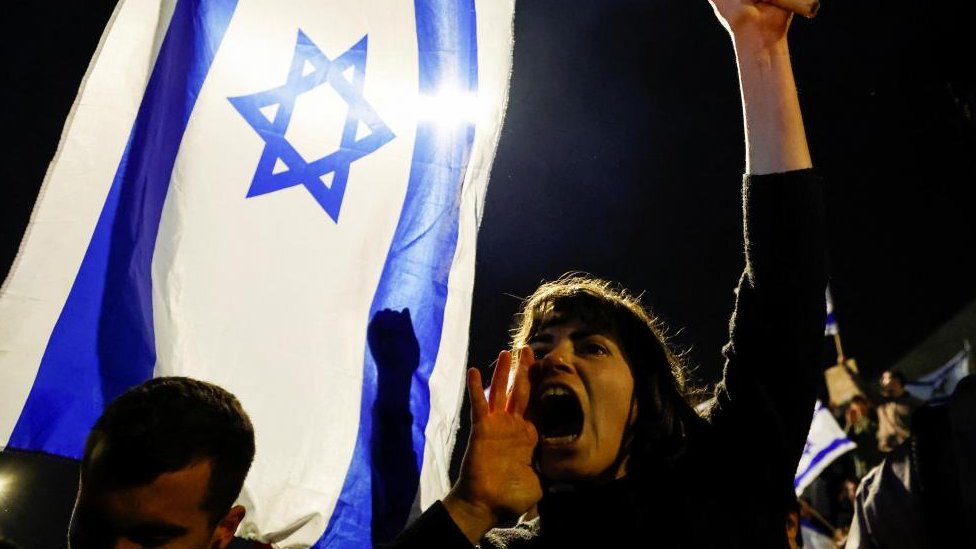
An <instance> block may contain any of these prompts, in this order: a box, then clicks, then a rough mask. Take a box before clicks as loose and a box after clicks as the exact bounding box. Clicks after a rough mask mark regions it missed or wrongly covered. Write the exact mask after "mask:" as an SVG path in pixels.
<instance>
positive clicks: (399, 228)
mask: <svg viewBox="0 0 976 549" xmlns="http://www.w3.org/2000/svg"><path fill="white" fill-rule="evenodd" d="M513 11H514V0H502V1H498V0H490V1H489V0H414V1H413V2H404V1H398V0H274V1H272V0H154V1H151V0H128V1H126V0H123V1H121V2H119V4H118V6H117V8H116V11H115V13H114V14H113V17H112V19H111V21H110V23H109V25H108V27H107V29H106V31H105V33H104V35H103V37H102V40H101V43H100V45H99V47H98V50H97V53H96V55H95V58H94V59H93V61H92V63H91V65H90V67H89V70H88V73H87V75H86V77H85V80H84V82H83V85H82V87H81V90H80V93H79V95H78V97H77V100H76V102H75V104H74V106H73V108H72V112H71V114H70V116H69V119H68V122H67V124H66V126H65V129H64V132H63V135H62V139H61V143H60V145H59V148H58V151H57V154H56V157H55V158H54V160H53V162H52V163H51V165H50V167H49V170H48V173H47V176H46V178H45V181H44V184H43V188H42V191H41V195H40V198H39V200H38V202H37V204H36V207H35V210H34V212H33V216H32V218H31V222H30V225H29V227H28V231H27V234H26V236H25V238H24V240H23V242H22V245H21V249H20V252H19V254H18V256H17V258H16V260H15V262H14V265H13V267H12V269H11V272H10V275H9V277H8V278H7V280H6V281H5V282H4V285H3V287H2V289H0V447H11V448H18V449H22V450H32V451H40V452H46V453H49V454H56V455H60V456H68V457H73V458H78V457H80V454H81V451H82V446H83V442H84V440H85V437H86V435H87V433H88V431H89V429H90V427H91V426H92V424H93V423H94V422H95V420H96V419H97V418H98V416H99V415H100V414H101V412H102V410H103V408H104V406H105V405H106V404H107V403H108V402H110V401H111V400H112V399H113V398H115V397H116V396H118V395H119V394H120V393H121V392H123V391H124V390H126V389H127V388H129V387H131V386H133V385H136V384H138V383H141V382H143V381H145V380H147V379H149V378H151V377H152V376H161V375H185V376H191V377H196V378H200V379H205V380H209V381H212V382H215V383H217V384H219V385H221V386H223V387H226V388H227V389H229V390H230V391H232V392H233V393H234V394H236V395H237V396H238V397H239V398H240V400H241V402H242V403H243V405H244V408H245V409H246V410H247V411H248V412H249V414H250V415H251V417H252V420H253V422H254V425H255V428H256V431H257V456H256V459H255V463H254V466H253V468H252V470H251V473H250V475H249V477H248V479H247V482H246V484H245V487H244V490H243V493H242V495H241V502H242V503H243V504H244V505H246V506H247V517H246V521H245V523H244V524H243V525H242V530H241V532H240V534H241V535H243V536H245V537H250V538H253V539H258V540H261V541H264V542H273V543H275V545H276V546H280V547H309V546H329V547H365V546H370V545H371V544H372V541H373V540H378V539H384V538H387V537H390V536H391V535H392V534H393V533H395V532H396V531H398V530H399V529H400V528H401V527H402V526H403V524H404V523H405V522H406V521H407V520H408V517H409V516H410V515H411V513H416V512H417V511H418V510H420V509H423V508H425V507H426V506H428V505H429V504H431V503H432V502H433V501H434V500H435V499H437V498H439V497H442V496H443V495H444V494H445V492H446V490H447V489H448V482H449V479H448V469H449V466H450V454H451V450H452V448H453V445H454V438H455V433H456V430H457V427H458V419H459V418H458V415H459V410H460V405H461V399H462V395H463V387H464V371H465V366H466V360H465V359H466V351H467V342H468V324H469V312H470V305H471V293H472V284H473V276H474V257H475V241H476V238H475V237H476V233H477V229H478V224H479V221H480V214H481V205H482V204H483V198H484V194H485V192H486V186H487V181H488V175H489V168H490V166H491V163H492V160H493V155H494V152H495V149H496V144H497V140H498V137H499V132H500V126H501V122H502V119H503V114H504V107H505V103H506V98H507V90H508V81H509V73H510V68H511V51H512V19H513Z"/></svg>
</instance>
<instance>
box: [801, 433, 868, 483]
mask: <svg viewBox="0 0 976 549" xmlns="http://www.w3.org/2000/svg"><path fill="white" fill-rule="evenodd" d="M853 446H854V442H853V441H851V440H850V439H849V438H847V437H839V438H835V439H834V440H833V441H831V443H830V444H828V445H827V446H826V447H825V448H823V449H822V450H820V451H819V452H817V455H815V456H813V459H811V460H810V465H809V466H807V468H806V469H805V470H804V471H803V472H802V473H800V474H799V475H797V476H796V478H795V479H793V487H794V488H795V487H797V486H799V485H800V484H802V483H803V481H804V479H806V477H807V476H809V475H810V473H813V472H815V471H816V470H817V465H819V464H820V462H822V461H824V460H828V461H829V459H830V457H831V456H832V455H833V454H834V452H842V451H846V449H847V448H848V447H853Z"/></svg>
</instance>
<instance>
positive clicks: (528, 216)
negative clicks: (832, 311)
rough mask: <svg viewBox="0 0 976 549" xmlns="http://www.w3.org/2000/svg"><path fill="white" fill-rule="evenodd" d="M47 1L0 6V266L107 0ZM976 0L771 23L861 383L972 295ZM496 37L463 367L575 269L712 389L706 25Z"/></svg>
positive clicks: (725, 260) (664, 10)
mask: <svg viewBox="0 0 976 549" xmlns="http://www.w3.org/2000/svg"><path fill="white" fill-rule="evenodd" d="M59 4H60V6H57V5H52V4H51V3H41V4H39V3H36V2H28V1H24V0H16V1H11V2H6V3H4V5H3V7H2V8H0V14H2V15H0V21H2V23H0V24H2V26H3V32H2V33H0V41H2V43H3V50H2V51H3V60H4V64H5V69H4V85H3V86H2V89H3V92H2V93H3V103H2V104H3V109H0V117H2V127H3V129H4V133H5V134H6V136H5V139H4V142H5V145H4V147H3V148H2V153H0V154H2V165H3V166H4V170H5V177H4V181H5V184H4V185H3V189H4V190H3V198H2V199H0V207H2V214H3V215H2V216H0V276H2V275H4V274H5V273H6V271H7V269H8V268H9V265H10V262H11V261H12V260H13V257H14V254H15V252H16V248H17V246H18V244H19V242H20V239H21V236H22V234H23V230H24V228H25V226H26V223H27V219H28V216H29V215H30V210H31V208H32V206H33V203H34V200H35V198H36V195H37V190H38V188H39V185H40V183H41V180H42V179H43V176H44V172H45V170H46V168H47V164H48V162H49V161H50V160H51V157H52V155H53V153H54V150H55V147H56V145H57V140H58V137H59V135H60V131H61V128H62V125H63V123H64V119H65V116H66V115H67V112H68V109H69V106H70V103H71V101H72V100H73V98H74V96H75V93H76V91H77V88H78V85H79V83H80V80H81V77H82V75H83V74H84V71H85V68H86V65H87V63H88V61H89V59H90V57H91V54H92V53H93V51H94V47H95V45H96V43H97V40H98V37H99V35H100V33H101V30H102V28H103V27H104V24H105V22H106V21H107V19H108V16H109V14H110V12H111V9H112V7H113V5H114V2H110V1H105V0H102V1H72V2H68V1H63V2H60V3H59ZM974 11H976V10H974V8H973V6H972V3H971V2H966V1H964V0H945V1H943V2H937V3H934V2H907V1H905V0H884V1H881V0H823V6H822V9H821V11H820V14H819V15H818V16H817V17H816V18H815V19H813V20H805V19H799V18H798V19H796V20H795V21H794V25H793V28H792V29H791V31H790V32H791V35H790V36H791V48H792V52H793V58H794V70H795V73H796V77H797V82H798V88H799V90H800V101H801V104H802V107H803V111H804V116H805V121H806V125H807V131H808V138H809V142H810V147H811V151H812V155H813V158H814V163H815V164H816V165H817V166H818V167H819V169H820V170H821V172H822V173H823V174H824V176H825V177H826V181H827V200H828V211H829V221H830V224H829V226H830V231H829V234H828V235H826V236H827V238H828V239H829V242H830V246H831V264H832V267H831V277H832V280H831V287H832V291H833V296H834V301H835V306H836V309H837V311H836V315H837V318H838V320H839V323H840V329H841V335H842V338H843V342H844V347H845V350H846V351H847V354H848V355H849V356H853V357H855V358H856V359H857V360H858V363H859V365H860V366H861V369H862V371H863V372H864V373H865V374H866V375H868V376H873V375H876V374H877V373H878V372H880V370H881V369H883V368H884V367H886V366H888V365H890V364H892V363H894V362H895V361H897V360H898V359H899V358H900V357H901V356H902V355H903V354H905V353H906V352H908V351H909V350H911V349H912V348H913V347H914V346H915V345H917V344H918V343H920V342H921V341H922V340H923V339H924V338H925V337H926V336H928V335H929V334H930V333H931V332H932V331H933V330H934V329H936V328H937V327H938V326H939V325H941V324H942V323H943V322H945V321H947V320H948V319H949V318H950V317H951V316H952V315H953V314H955V313H956V312H957V311H959V310H960V309H961V308H962V307H963V306H965V305H966V304H967V303H968V302H970V301H971V300H973V299H974V297H976V282H974V281H973V274H972V271H971V270H970V268H969V267H968V265H969V264H971V263H972V261H971V260H972V254H973V250H974V249H976V230H974V226H973V221H972V219H973V216H972V214H971V212H972V210H973V204H976V202H974V198H976V189H974V187H976V154H974V153H976V122H974V119H973V108H974V105H976V91H974V90H976V60H974V58H973V52H976V47H974V46H976V44H974V42H976V39H974V38H973V36H974V33H972V32H971V30H970V29H969V25H970V24H971V22H972V21H974V20H976V18H974V15H976V14H974ZM515 31H516V35H515V54H514V71H513V76H512V85H511V96H510V103H509V108H508V113H507V118H506V122H505V127H504V130H503V136H502V139H501V142H500V145H499V150H498V154H497V157H496V162H495V165H494V169H493V172H492V177H491V180H490V183H489V186H488V194H487V198H486V203H485V211H484V218H483V223H482V226H481V231H480V236H479V251H478V264H477V271H476V280H475V288H474V304H473V311H472V331H471V347H470V357H469V360H470V364H471V365H474V366H479V367H487V366H488V365H490V364H491V362H492V361H493V360H494V357H495V355H496V354H497V351H498V350H499V349H501V348H502V347H503V346H504V345H505V344H506V342H507V331H508V328H509V327H510V324H509V322H510V317H511V315H512V313H514V312H515V310H516V307H517V305H518V299H517V297H520V296H524V295H526V294H528V293H530V292H531V291H532V289H533V288H534V287H535V286H536V285H537V284H538V283H539V282H540V281H541V280H543V279H551V278H554V277H556V276H558V275H560V274H562V273H564V272H566V271H570V270H578V271H587V272H590V273H593V274H596V275H599V276H602V277H607V278H611V279H614V280H618V281H620V282H622V283H623V284H625V285H626V286H628V287H629V288H631V289H632V290H634V291H636V292H644V298H645V302H646V304H648V305H649V306H650V307H651V308H652V309H653V310H654V312H655V313H657V314H658V315H659V316H661V317H662V318H663V319H664V320H665V321H666V322H667V323H668V324H669V325H670V327H671V328H672V332H673V333H674V334H675V337H674V341H675V343H677V344H678V345H680V346H681V347H683V348H685V349H687V350H688V352H689V358H690V362H691V364H692V365H693V366H695V367H696V368H697V370H696V378H697V381H699V382H700V383H713V382H715V381H716V380H717V376H718V375H719V374H720V368H721V364H722V359H721V355H720V347H721V345H722V344H723V343H724V339H725V336H726V331H727V325H728V317H729V314H730V313H731V310H732V306H733V298H734V296H733V293H732V290H733V288H734V285H735V283H736V281H737V279H738V275H739V273H740V271H741V269H742V265H743V256H742V251H741V246H742V237H741V220H740V216H741V210H740V205H741V201H740V200H741V198H740V181H741V174H742V170H743V166H744V162H743V137H742V128H741V111H740V104H739V96H738V88H737V81H736V73H735V64H734V63H735V62H734V58H733V52H732V47H731V42H730V40H729V38H728V36H727V34H726V32H725V30H724V29H723V28H721V26H720V25H719V23H718V22H717V21H716V19H715V17H714V15H713V14H712V11H711V8H710V6H709V5H708V4H707V2H706V1H705V0H656V1H635V0H586V1H575V2H568V1H566V0H520V1H519V2H518V3H517V11H516V22H515ZM967 35H968V36H967ZM825 349H829V347H826V346H825ZM825 360H827V361H828V362H829V356H828V357H825ZM825 364H826V363H825ZM787 366H788V365H784V367H787ZM933 366H936V365H933Z"/></svg>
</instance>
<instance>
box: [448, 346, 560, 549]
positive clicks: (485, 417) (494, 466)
mask: <svg viewBox="0 0 976 549" xmlns="http://www.w3.org/2000/svg"><path fill="white" fill-rule="evenodd" d="M533 361H534V359H533V356H532V350H531V348H529V347H525V348H523V349H521V350H520V352H519V361H518V365H517V366H516V368H515V372H514V375H512V376H510V375H509V374H510V373H511V369H512V362H513V357H512V353H510V352H509V351H502V352H501V353H500V354H499V355H498V363H497V365H496V367H495V372H494V374H493V375H492V378H491V387H490V388H489V392H488V398H487V399H486V398H485V395H484V392H483V390H482V387H481V374H480V373H479V372H478V370H477V369H475V368H472V369H470V370H468V379H467V381H468V394H469V396H470V398H471V434H470V437H469V439H468V447H467V450H466V451H465V453H464V459H463V460H462V462H461V469H460V474H459V477H458V481H457V483H456V484H455V485H454V487H453V488H452V489H451V491H450V493H449V494H448V495H447V496H446V497H445V498H444V506H445V507H446V508H447V512H448V514H450V515H451V518H452V519H453V520H454V522H455V523H456V524H457V525H458V527H459V528H460V529H461V531H463V532H464V534H465V536H467V538H468V540H470V541H471V543H477V542H478V540H480V539H481V537H482V536H484V534H485V533H486V532H487V531H488V530H490V529H491V528H492V527H494V526H495V525H496V524H498V523H499V522H500V521H501V520H504V519H510V518H514V517H518V516H520V515H521V514H522V513H524V512H526V511H527V510H529V509H530V508H531V507H532V506H533V505H535V504H536V503H537V502H538V501H539V499H541V498H542V485H541V483H540V481H539V477H538V475H537V474H536V472H535V469H534V468H533V464H532V461H533V455H534V453H535V447H536V443H537V442H538V439H539V437H538V433H537V432H536V429H535V426H534V425H532V423H530V422H529V421H528V420H526V419H525V410H526V408H527V407H528V404H529V395H530V392H531V389H530V386H529V376H528V370H529V367H530V366H531V365H532V362H533ZM509 377H511V384H509Z"/></svg>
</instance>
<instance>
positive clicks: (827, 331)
mask: <svg viewBox="0 0 976 549" xmlns="http://www.w3.org/2000/svg"><path fill="white" fill-rule="evenodd" d="M826 297H827V322H826V324H825V325H824V335H825V336H832V335H837V334H838V333H840V331H839V329H838V328H837V319H836V318H835V317H834V300H833V298H832V297H831V296H830V286H828V287H827V296H826Z"/></svg>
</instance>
